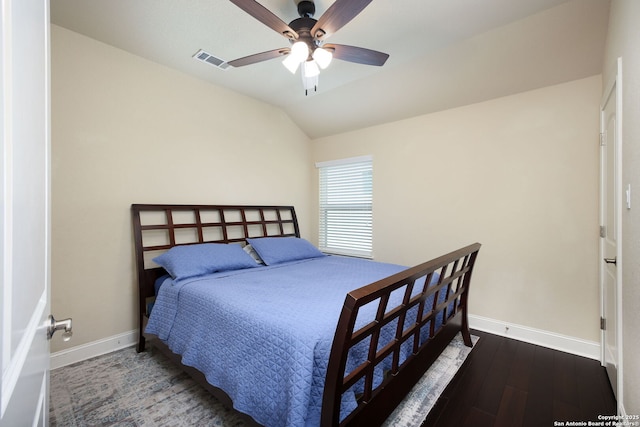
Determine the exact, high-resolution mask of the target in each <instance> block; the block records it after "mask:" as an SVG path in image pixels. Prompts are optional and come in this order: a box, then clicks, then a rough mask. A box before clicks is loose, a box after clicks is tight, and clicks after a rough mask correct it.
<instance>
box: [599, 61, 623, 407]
mask: <svg viewBox="0 0 640 427" xmlns="http://www.w3.org/2000/svg"><path fill="white" fill-rule="evenodd" d="M620 78H621V63H620V60H619V61H618V69H617V73H616V75H615V78H614V80H613V81H612V82H610V83H609V84H608V85H607V87H606V88H605V93H604V97H603V100H602V107H601V111H600V114H601V124H600V126H601V127H600V131H601V135H602V136H601V144H600V145H601V161H600V165H601V168H600V169H601V172H600V175H601V177H600V179H601V185H600V188H601V192H600V216H601V225H602V227H603V228H602V229H601V230H602V231H601V233H600V235H601V239H600V241H601V244H600V255H601V274H600V282H601V295H602V319H603V321H602V323H603V324H602V353H603V354H602V364H603V365H604V366H605V367H606V369H607V374H608V376H609V380H610V381H611V386H612V388H613V391H614V393H615V394H616V397H617V398H618V401H620V398H621V396H620V395H619V391H620V390H621V387H622V385H621V384H620V383H621V363H620V360H621V351H620V350H621V342H620V341H621V334H620V332H621V331H620V319H621V317H622V313H621V310H622V306H621V300H620V297H621V290H620V288H621V258H622V257H621V253H620V250H621V249H620V248H621V246H620V237H621V235H620V209H621V193H622V191H621V183H620V176H621V169H622V166H621V160H622V159H621V144H620V137H621V135H620V117H621V104H620V90H619V89H620V85H621V81H620Z"/></svg>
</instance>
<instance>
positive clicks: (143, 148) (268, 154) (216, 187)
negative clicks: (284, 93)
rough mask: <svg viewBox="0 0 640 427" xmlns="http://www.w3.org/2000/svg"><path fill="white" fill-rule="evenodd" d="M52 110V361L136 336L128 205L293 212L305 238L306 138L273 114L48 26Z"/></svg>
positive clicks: (241, 98)
mask: <svg viewBox="0 0 640 427" xmlns="http://www.w3.org/2000/svg"><path fill="white" fill-rule="evenodd" d="M211 72H212V73H215V72H219V71H218V70H215V69H213V68H212V69H211ZM52 110H53V113H52V199H53V200H52V280H51V282H52V284H51V288H52V298H51V299H52V312H53V313H55V315H56V316H59V317H67V316H70V317H73V329H74V337H73V340H72V341H70V342H69V343H63V342H62V341H61V340H53V341H52V348H51V349H52V351H54V352H55V351H58V350H61V349H64V348H67V347H71V346H79V345H81V344H84V343H89V342H93V341H96V340H100V339H104V338H107V337H111V336H114V335H117V334H120V333H125V332H128V331H131V330H133V329H135V328H136V320H135V315H136V312H137V311H136V304H137V293H136V292H137V289H136V284H135V277H134V266H133V253H132V249H133V248H132V246H133V242H132V233H131V220H130V213H129V207H130V205H131V204H132V203H219V204H225V203H256V204H260V203H264V204H293V205H295V206H296V209H297V212H298V215H299V219H300V223H301V226H302V230H301V231H302V233H303V235H308V234H309V230H310V222H311V220H310V218H309V217H310V210H309V205H310V196H309V191H308V190H309V188H310V185H311V184H310V178H309V177H310V175H311V166H310V165H311V163H310V150H309V140H308V138H307V137H306V136H305V135H304V134H303V133H302V132H301V131H300V130H299V128H298V127H297V126H296V125H295V124H294V123H293V122H292V121H291V120H290V119H289V117H288V116H287V115H286V114H284V113H283V112H282V111H281V110H279V109H278V108H275V107H271V106H269V105H267V104H264V103H261V102H258V101H255V100H252V99H250V98H248V97H244V96H241V95H238V94H235V93H234V92H230V91H228V90H225V89H222V88H219V87H216V86H213V85H211V84H207V83H205V82H202V81H199V80H196V79H193V78H191V77H187V76H186V75H183V74H181V73H178V72H176V71H173V70H170V69H168V68H165V67H162V66H160V65H157V64H154V63H152V62H149V61H146V60H144V59H141V58H139V57H136V56H132V55H130V54H127V53H125V52H123V51H121V50H117V49H114V48H112V47H110V46H107V45H104V44H101V43H98V42H96V41H94V40H92V39H89V38H86V37H84V36H81V35H79V34H77V33H73V32H70V31H68V30H65V29H63V28H60V27H56V26H53V28H52Z"/></svg>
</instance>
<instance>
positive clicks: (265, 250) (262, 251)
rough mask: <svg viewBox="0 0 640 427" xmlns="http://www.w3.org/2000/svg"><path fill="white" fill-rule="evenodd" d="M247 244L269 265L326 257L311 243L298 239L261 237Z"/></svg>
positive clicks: (250, 240) (248, 240) (249, 240)
mask: <svg viewBox="0 0 640 427" xmlns="http://www.w3.org/2000/svg"><path fill="white" fill-rule="evenodd" d="M247 242H248V243H249V244H250V245H251V246H252V247H253V249H254V250H255V251H256V252H257V253H258V255H260V258H262V261H264V263H265V264H267V265H274V264H281V263H283V262H287V261H295V260H299V259H307V258H318V257H323V256H326V255H325V254H323V253H322V252H320V250H319V249H318V248H316V247H315V246H313V245H312V244H311V243H310V242H309V241H307V240H305V239H301V238H298V237H260V238H255V239H247Z"/></svg>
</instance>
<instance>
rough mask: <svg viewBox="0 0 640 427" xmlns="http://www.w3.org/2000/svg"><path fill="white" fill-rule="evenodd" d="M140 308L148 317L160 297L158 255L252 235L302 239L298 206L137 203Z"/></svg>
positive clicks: (134, 207) (133, 208)
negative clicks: (155, 260) (150, 304)
mask: <svg viewBox="0 0 640 427" xmlns="http://www.w3.org/2000/svg"><path fill="white" fill-rule="evenodd" d="M131 214H132V216H133V218H132V219H133V236H134V243H135V255H136V268H137V272H138V292H139V309H140V315H139V320H140V341H139V344H138V351H143V350H144V337H143V335H142V331H143V317H144V316H145V315H146V311H147V308H146V307H147V302H148V300H149V299H150V298H153V297H154V296H155V295H154V293H155V291H154V283H155V280H156V279H157V278H158V277H160V276H161V275H162V274H164V273H165V271H164V269H162V268H161V267H159V266H157V265H156V264H155V263H153V261H152V259H153V258H155V257H156V256H158V255H160V254H162V253H163V252H166V251H167V250H169V249H171V248H172V247H174V246H177V245H192V244H197V243H234V242H238V243H242V242H244V241H245V239H247V238H251V237H276V236H277V237H286V236H295V237H300V229H299V227H298V220H297V218H296V212H295V209H294V208H293V206H243V205H158V204H152V205H142V204H134V205H131Z"/></svg>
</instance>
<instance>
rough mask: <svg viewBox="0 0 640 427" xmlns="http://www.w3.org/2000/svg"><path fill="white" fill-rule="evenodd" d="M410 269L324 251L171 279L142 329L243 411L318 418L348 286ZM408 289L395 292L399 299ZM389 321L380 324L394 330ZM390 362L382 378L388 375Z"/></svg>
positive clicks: (310, 422) (315, 421)
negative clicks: (317, 255) (322, 254)
mask: <svg viewBox="0 0 640 427" xmlns="http://www.w3.org/2000/svg"><path fill="white" fill-rule="evenodd" d="M405 268H406V267H404V266H400V265H395V264H387V263H379V262H373V261H369V260H363V259H358V258H347V257H339V256H326V257H320V258H312V259H305V260H299V261H292V262H287V263H284V264H278V265H273V266H261V267H258V268H249V269H244V270H235V271H228V272H221V273H214V274H211V275H207V276H204V277H199V278H195V279H186V280H183V281H173V280H172V279H170V278H168V279H166V280H165V281H164V283H163V285H162V286H161V287H160V289H159V291H158V295H157V298H156V302H155V305H154V307H153V310H152V312H151V315H150V319H149V322H148V325H147V327H146V331H145V332H147V333H151V334H154V335H157V336H158V337H159V338H160V339H161V340H162V341H163V342H165V343H166V344H167V345H168V347H169V348H170V349H171V350H172V351H173V352H174V353H176V354H179V355H181V357H182V363H184V364H185V365H188V366H192V367H195V368H196V369H198V370H199V371H201V372H202V373H204V375H205V376H206V378H207V381H208V382H209V383H210V384H212V385H213V386H215V387H218V388H221V389H222V390H224V391H225V392H226V393H227V394H228V395H229V397H230V398H231V399H232V400H233V405H234V407H235V408H236V409H237V410H239V411H241V412H244V413H246V414H249V415H250V416H252V417H253V418H254V419H255V420H256V421H257V422H258V423H260V424H262V425H265V426H287V427H301V426H318V425H319V424H320V410H321V406H322V392H323V388H324V378H325V375H326V369H327V363H328V359H329V353H330V350H331V345H332V342H333V336H334V333H335V329H336V325H337V321H338V318H339V315H340V311H341V310H342V305H343V303H344V300H345V296H346V294H347V293H348V292H349V291H351V290H354V289H357V288H359V287H361V286H364V285H367V284H369V283H372V282H375V281H376V280H379V279H381V278H384V277H387V276H390V275H392V274H395V273H397V272H399V271H402V270H404V269H405ZM401 297H402V296H401V295H400V294H399V293H398V295H392V299H396V300H398V301H399V299H400V298H401ZM396 302H397V301H396ZM374 312H375V307H365V309H364V310H362V312H361V314H360V316H359V318H358V321H357V324H364V323H365V322H369V321H370V320H371V319H372V318H373V316H374ZM388 326H389V328H387V330H386V332H385V331H383V332H385V333H389V334H392V333H394V332H395V330H394V329H393V325H388ZM362 345H363V346H364V345H366V342H363V343H362ZM362 351H363V352H364V351H366V349H362ZM407 351H410V350H409V349H407ZM353 352H354V354H350V356H349V362H348V365H349V364H351V365H353V366H356V365H357V364H358V363H359V359H360V356H359V355H358V350H357V349H354V350H353ZM363 354H364V353H363ZM383 369H384V366H381V368H380V372H378V373H377V377H376V381H381V380H382V375H383V372H382V370H383ZM357 391H358V390H357V385H356V387H354V389H353V392H352V393H345V395H343V399H342V408H341V417H344V416H346V415H347V414H348V413H349V412H350V411H351V410H353V408H355V406H356V400H355V399H356V393H357Z"/></svg>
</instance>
